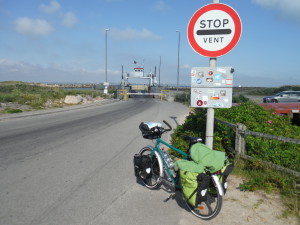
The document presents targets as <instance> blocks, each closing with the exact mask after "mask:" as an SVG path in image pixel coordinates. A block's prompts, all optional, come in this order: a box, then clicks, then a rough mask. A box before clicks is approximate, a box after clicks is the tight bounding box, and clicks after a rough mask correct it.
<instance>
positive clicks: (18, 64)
mask: <svg viewBox="0 0 300 225" xmlns="http://www.w3.org/2000/svg"><path fill="white" fill-rule="evenodd" d="M120 73H121V72H120V71H119V70H108V75H109V79H110V81H111V82H117V83H119V82H120ZM104 79H105V70H104V69H94V70H91V69H86V68H83V67H80V66H78V65H77V66H74V65H73V64H58V63H50V64H48V65H47V66H45V65H40V64H33V63H29V62H24V61H12V60H7V59H1V58H0V81H25V82H82V83H89V82H93V83H100V82H103V81H104Z"/></svg>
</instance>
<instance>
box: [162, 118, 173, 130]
mask: <svg viewBox="0 0 300 225" xmlns="http://www.w3.org/2000/svg"><path fill="white" fill-rule="evenodd" d="M163 122H164V123H165V124H166V125H167V126H168V127H169V129H165V131H171V130H172V127H171V125H170V124H168V123H167V122H166V121H165V120H163Z"/></svg>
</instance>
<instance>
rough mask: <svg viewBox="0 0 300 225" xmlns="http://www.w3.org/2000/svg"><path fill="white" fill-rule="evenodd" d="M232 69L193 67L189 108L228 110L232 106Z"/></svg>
mask: <svg viewBox="0 0 300 225" xmlns="http://www.w3.org/2000/svg"><path fill="white" fill-rule="evenodd" d="M232 73H233V68H232V67H193V68H192V70H191V106H192V107H197V108H199V107H202V108H230V107H231V106H232V85H233V74H232Z"/></svg>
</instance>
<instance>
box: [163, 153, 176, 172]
mask: <svg viewBox="0 0 300 225" xmlns="http://www.w3.org/2000/svg"><path fill="white" fill-rule="evenodd" d="M163 157H164V160H165V161H166V163H167V165H168V167H169V168H170V169H172V168H173V167H174V163H173V160H172V159H171V157H170V156H169V154H168V153H167V152H165V151H163Z"/></svg>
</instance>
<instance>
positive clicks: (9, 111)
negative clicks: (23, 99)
mask: <svg viewBox="0 0 300 225" xmlns="http://www.w3.org/2000/svg"><path fill="white" fill-rule="evenodd" d="M4 112H6V113H20V112H23V111H22V110H21V109H6V110H4Z"/></svg>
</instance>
